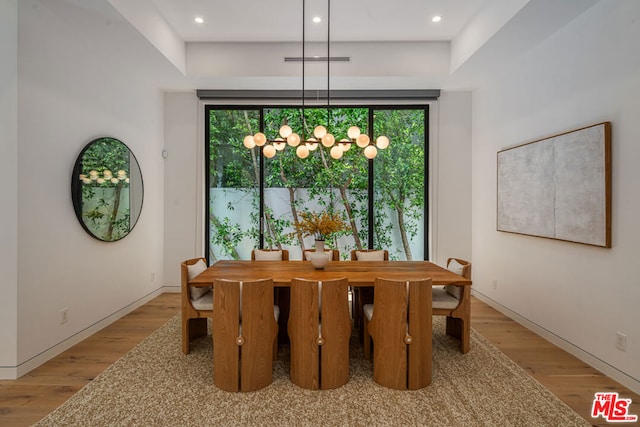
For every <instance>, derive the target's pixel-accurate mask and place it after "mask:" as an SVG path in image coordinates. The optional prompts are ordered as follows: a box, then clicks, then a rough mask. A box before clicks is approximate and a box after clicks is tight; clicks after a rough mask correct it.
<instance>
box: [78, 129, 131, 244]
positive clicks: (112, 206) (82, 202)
mask: <svg viewBox="0 0 640 427" xmlns="http://www.w3.org/2000/svg"><path fill="white" fill-rule="evenodd" d="M142 198H143V186H142V173H141V172H140V165H138V161H137V160H136V158H135V156H134V155H133V153H132V152H131V150H129V147H127V146H126V145H125V144H124V143H123V142H122V141H119V140H117V139H115V138H98V139H95V140H93V141H91V142H90V143H89V144H87V145H86V146H85V147H84V148H83V149H82V152H81V153H80V155H79V156H78V158H77V159H76V163H75V166H74V167H73V175H72V177H71V199H72V200H73V208H74V210H75V212H76V216H77V217H78V220H79V221H80V224H82V227H83V228H84V229H85V230H86V231H87V233H89V234H90V235H91V236H93V237H95V238H96V239H98V240H102V241H104V242H113V241H116V240H120V239H122V238H123V237H125V236H126V235H127V234H129V232H131V230H132V229H133V227H134V226H135V225H136V222H137V221H138V218H139V217H140V212H141V211H142Z"/></svg>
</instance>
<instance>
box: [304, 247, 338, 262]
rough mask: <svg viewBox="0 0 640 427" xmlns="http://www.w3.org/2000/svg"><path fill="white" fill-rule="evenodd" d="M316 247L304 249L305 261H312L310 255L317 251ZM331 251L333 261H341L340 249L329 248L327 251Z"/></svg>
mask: <svg viewBox="0 0 640 427" xmlns="http://www.w3.org/2000/svg"><path fill="white" fill-rule="evenodd" d="M315 251H316V250H315V249H305V250H304V261H310V260H311V259H310V258H309V255H310V254H312V253H315ZM329 251H331V261H340V251H339V250H338V249H327V250H326V251H325V252H329Z"/></svg>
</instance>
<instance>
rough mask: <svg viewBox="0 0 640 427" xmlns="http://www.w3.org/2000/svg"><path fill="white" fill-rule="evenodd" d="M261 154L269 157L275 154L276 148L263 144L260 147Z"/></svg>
mask: <svg viewBox="0 0 640 427" xmlns="http://www.w3.org/2000/svg"><path fill="white" fill-rule="evenodd" d="M262 154H263V155H264V156H265V157H266V158H268V159H270V158H272V157H273V156H275V155H276V148H275V147H274V146H273V145H265V146H264V148H263V149H262Z"/></svg>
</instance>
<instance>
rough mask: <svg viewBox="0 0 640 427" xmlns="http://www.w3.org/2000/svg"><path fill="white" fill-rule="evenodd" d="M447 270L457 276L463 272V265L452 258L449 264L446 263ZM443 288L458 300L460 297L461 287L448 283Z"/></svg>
mask: <svg viewBox="0 0 640 427" xmlns="http://www.w3.org/2000/svg"><path fill="white" fill-rule="evenodd" d="M447 270H449V271H450V272H452V273H455V274H457V275H458V276H462V273H463V272H464V265H462V264H460V263H459V262H458V261H456V260H455V259H452V260H451V262H450V263H449V265H447ZM445 289H446V290H447V292H449V293H450V294H451V295H453V296H454V297H455V298H456V299H458V300H459V299H460V298H462V289H460V287H458V286H453V285H449V286H446V287H445Z"/></svg>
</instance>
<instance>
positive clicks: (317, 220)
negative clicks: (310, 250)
mask: <svg viewBox="0 0 640 427" xmlns="http://www.w3.org/2000/svg"><path fill="white" fill-rule="evenodd" d="M299 215H300V218H302V219H301V220H300V221H299V222H298V223H297V224H296V230H297V231H298V232H299V233H302V235H303V236H313V237H314V238H315V239H316V251H319V252H320V251H324V241H325V240H327V239H329V238H331V237H332V236H333V235H334V234H335V233H338V232H340V231H343V230H346V228H347V227H346V225H345V223H344V221H343V219H342V217H341V216H340V215H339V214H338V213H335V212H333V213H329V212H321V213H316V212H299Z"/></svg>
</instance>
